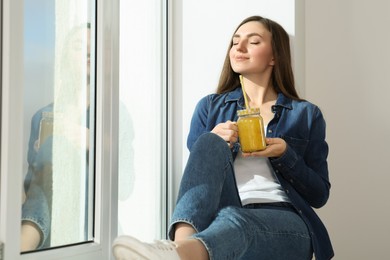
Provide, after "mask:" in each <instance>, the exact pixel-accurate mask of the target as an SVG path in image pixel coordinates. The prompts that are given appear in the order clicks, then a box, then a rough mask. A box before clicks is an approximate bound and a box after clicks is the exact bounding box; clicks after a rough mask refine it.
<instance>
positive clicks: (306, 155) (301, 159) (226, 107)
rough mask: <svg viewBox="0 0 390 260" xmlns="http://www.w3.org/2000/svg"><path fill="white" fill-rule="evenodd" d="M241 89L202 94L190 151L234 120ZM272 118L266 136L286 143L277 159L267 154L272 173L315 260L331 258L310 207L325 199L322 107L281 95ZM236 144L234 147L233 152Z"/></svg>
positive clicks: (324, 233)
mask: <svg viewBox="0 0 390 260" xmlns="http://www.w3.org/2000/svg"><path fill="white" fill-rule="evenodd" d="M244 108H245V105H244V99H243V95H242V91H241V88H236V89H235V90H234V91H231V92H228V93H225V94H211V95H208V96H206V97H204V98H202V99H201V100H200V101H199V103H198V104H197V106H196V108H195V112H194V115H193V117H192V121H191V127H190V133H189V135H188V139H187V146H188V148H189V150H190V151H191V147H192V145H193V144H194V143H195V141H196V140H197V138H198V137H199V136H200V135H201V134H203V133H205V132H210V131H211V130H212V129H213V128H214V127H215V126H216V125H217V124H219V123H223V122H226V121H227V120H231V121H237V110H240V109H244ZM272 110H273V112H274V114H275V115H274V118H273V119H272V120H271V121H270V122H269V124H268V126H267V137H280V138H283V139H284V140H285V141H286V143H287V150H286V152H285V153H284V154H283V155H282V156H281V157H279V158H269V160H270V162H271V165H272V167H273V169H274V171H275V174H276V176H277V178H278V180H279V182H280V184H281V185H282V187H283V189H284V190H285V192H286V194H287V195H288V196H289V198H290V200H291V202H292V204H293V206H294V207H295V209H296V210H297V212H298V213H299V214H300V215H301V217H302V218H303V220H304V221H305V222H306V224H307V226H308V228H309V231H310V233H311V238H312V244H313V249H314V253H315V255H316V259H317V260H322V259H330V258H332V257H333V255H334V253H333V249H332V245H331V242H330V238H329V235H328V232H327V230H326V228H325V226H324V225H323V223H322V221H321V220H320V218H319V217H318V216H317V214H316V213H315V211H314V210H313V208H320V207H322V206H323V205H325V203H326V202H327V200H328V198H329V190H330V183H329V176H328V164H327V156H328V144H327V143H326V141H325V127H326V126H325V120H324V118H323V115H322V113H321V111H320V109H319V108H318V107H317V106H315V105H313V104H311V103H310V102H307V101H296V100H292V99H290V98H287V97H286V96H284V95H283V94H281V93H279V94H278V98H277V101H276V104H275V105H274V106H273V107H272ZM238 150H239V144H238V143H236V144H234V146H233V148H232V152H233V157H234V158H235V156H236V155H237V152H238Z"/></svg>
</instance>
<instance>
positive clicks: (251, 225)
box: [193, 206, 312, 260]
mask: <svg viewBox="0 0 390 260" xmlns="http://www.w3.org/2000/svg"><path fill="white" fill-rule="evenodd" d="M193 238H196V239H199V240H200V241H201V242H202V243H203V244H204V245H205V247H206V248H207V251H208V253H209V257H210V259H225V260H229V259H232V260H233V259H234V260H236V259H243V260H252V259H253V260H257V259H273V260H278V259H289V260H294V259H297V260H298V259H299V260H306V259H311V256H312V247H311V239H310V234H309V232H308V229H307V227H306V224H305V223H304V221H303V220H302V219H301V217H300V216H299V215H298V214H297V213H296V212H295V211H294V210H293V209H291V208H282V207H272V206H264V207H263V208H253V209H252V208H251V209H249V208H239V207H226V208H224V209H222V210H221V211H220V212H219V214H218V216H217V217H216V219H215V220H214V221H213V223H212V224H211V225H210V226H209V227H208V228H207V229H205V230H203V231H202V232H199V233H197V234H195V235H194V236H193Z"/></svg>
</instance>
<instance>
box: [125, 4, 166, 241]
mask: <svg viewBox="0 0 390 260" xmlns="http://www.w3.org/2000/svg"><path fill="white" fill-rule="evenodd" d="M162 2H164V1H158V0H153V1H134V0H122V1H120V6H121V9H120V10H121V14H120V24H121V25H122V26H121V28H120V54H121V55H120V89H119V92H120V101H121V103H120V110H119V113H120V122H119V203H118V210H119V231H118V233H119V234H123V233H125V234H132V235H135V236H136V237H138V238H140V239H144V240H152V239H154V238H157V237H159V236H161V232H160V230H161V222H162V221H161V220H162V211H161V208H162V206H161V201H162V196H161V194H162V190H161V188H162V186H163V185H162V184H163V179H162V178H161V176H162V173H163V171H164V167H162V158H163V155H164V154H165V153H164V152H163V151H164V150H163V132H162V128H163V127H162V118H163V115H164V113H165V109H164V108H163V105H162V101H163V98H164V95H163V93H164V89H165V85H164V82H163V80H162V78H163V77H162V68H163V67H162V49H163V48H162V37H161V35H162V28H163V26H162V24H163V22H162V21H163V20H162V17H161V13H162V11H161V10H162Z"/></svg>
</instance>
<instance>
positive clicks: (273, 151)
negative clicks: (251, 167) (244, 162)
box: [242, 138, 287, 157]
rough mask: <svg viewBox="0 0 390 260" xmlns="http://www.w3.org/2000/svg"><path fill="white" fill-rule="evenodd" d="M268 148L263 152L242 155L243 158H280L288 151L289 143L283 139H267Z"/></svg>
mask: <svg viewBox="0 0 390 260" xmlns="http://www.w3.org/2000/svg"><path fill="white" fill-rule="evenodd" d="M266 143H267V147H266V148H265V150H263V151H258V152H253V153H242V156H243V157H250V156H255V157H280V156H282V155H283V154H284V152H285V151H286V149H287V143H286V141H284V140H283V139H282V138H267V139H266Z"/></svg>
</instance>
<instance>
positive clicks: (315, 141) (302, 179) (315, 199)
mask: <svg viewBox="0 0 390 260" xmlns="http://www.w3.org/2000/svg"><path fill="white" fill-rule="evenodd" d="M325 128H326V124H325V120H324V118H323V115H322V113H321V111H320V109H319V108H318V107H316V108H315V110H314V112H313V114H312V123H311V125H310V131H309V137H308V139H307V140H305V141H304V142H305V143H302V141H303V140H294V139H293V138H289V137H282V138H284V139H285V141H286V143H287V150H286V151H285V153H284V154H283V155H282V156H281V157H279V158H271V159H270V161H271V163H272V165H273V168H274V169H275V172H276V174H278V175H281V176H282V177H283V178H284V179H285V180H286V181H287V182H289V183H290V185H291V186H292V187H294V189H295V190H296V191H297V192H298V193H299V194H300V195H301V196H302V198H303V199H305V200H306V201H307V202H308V203H309V204H310V205H311V206H312V207H315V208H320V207H322V206H323V205H325V203H326V202H327V200H328V198H329V190H330V183H329V174H328V164H327V156H328V151H329V148H328V144H327V142H326V141H325ZM300 146H301V147H302V146H304V147H305V148H304V152H303V153H302V154H300V153H298V152H297V151H298V150H299V149H302V148H301V147H300Z"/></svg>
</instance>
